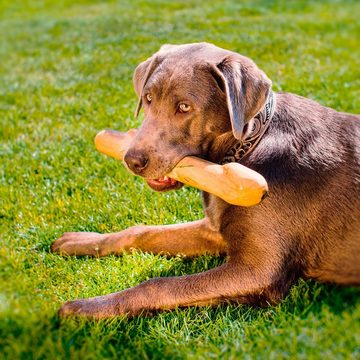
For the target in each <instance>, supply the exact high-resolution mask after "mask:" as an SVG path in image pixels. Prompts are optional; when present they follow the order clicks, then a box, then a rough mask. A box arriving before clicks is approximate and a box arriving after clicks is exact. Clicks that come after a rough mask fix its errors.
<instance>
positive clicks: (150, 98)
mask: <svg viewBox="0 0 360 360" xmlns="http://www.w3.org/2000/svg"><path fill="white" fill-rule="evenodd" d="M145 97H146V100H147V101H148V102H151V100H152V96H151V95H150V94H146V95H145Z"/></svg>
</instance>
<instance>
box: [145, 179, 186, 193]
mask: <svg viewBox="0 0 360 360" xmlns="http://www.w3.org/2000/svg"><path fill="white" fill-rule="evenodd" d="M146 182H147V184H148V185H149V186H150V187H151V188H152V189H153V190H155V191H169V190H177V189H180V188H181V187H182V186H183V185H184V184H183V183H182V182H180V181H177V180H175V179H173V178H171V177H169V176H161V177H159V178H158V179H146Z"/></svg>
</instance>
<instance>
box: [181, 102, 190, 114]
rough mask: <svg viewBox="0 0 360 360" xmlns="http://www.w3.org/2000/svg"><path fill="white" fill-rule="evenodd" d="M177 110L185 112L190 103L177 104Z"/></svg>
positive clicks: (188, 109)
mask: <svg viewBox="0 0 360 360" xmlns="http://www.w3.org/2000/svg"><path fill="white" fill-rule="evenodd" d="M179 111H180V112H182V113H186V112H189V111H190V105H188V104H184V103H182V104H180V105H179Z"/></svg>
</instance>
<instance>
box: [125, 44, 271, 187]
mask: <svg viewBox="0 0 360 360" xmlns="http://www.w3.org/2000/svg"><path fill="white" fill-rule="evenodd" d="M133 81H134V87H135V91H136V93H137V95H138V97H139V102H138V106H137V110H136V114H138V112H139V111H140V109H141V107H143V108H144V112H145V117H144V121H143V123H142V125H141V127H140V129H139V130H138V132H137V134H136V136H135V138H134V140H133V142H132V144H131V146H130V148H129V149H128V151H127V153H126V154H125V162H126V164H127V166H128V167H129V168H130V170H132V171H133V172H134V173H135V174H137V175H141V176H143V177H145V178H146V179H147V181H148V184H149V185H150V186H151V187H152V188H153V189H155V190H162V191H164V190H170V189H174V188H179V187H180V186H181V184H180V183H178V182H176V181H175V180H173V179H168V178H164V175H165V174H167V173H168V172H169V171H171V170H172V169H173V168H174V167H175V165H176V164H177V163H178V162H179V161H180V160H181V159H182V158H184V157H185V156H188V155H196V156H199V157H202V158H205V159H206V158H208V157H209V151H211V149H212V145H213V144H214V142H216V139H218V138H219V137H221V136H223V135H224V134H226V133H230V134H233V137H234V138H236V139H240V138H241V136H242V133H243V128H244V126H245V124H246V123H247V122H248V121H249V120H250V119H252V118H253V117H254V116H255V115H256V114H257V113H258V112H259V111H260V110H261V108H262V107H263V106H264V104H265V102H266V98H267V95H268V92H269V90H270V87H271V81H270V80H269V79H268V78H267V76H266V75H265V74H264V73H263V72H262V71H261V70H260V69H259V68H258V67H257V66H256V65H255V63H254V62H253V61H252V60H250V59H249V58H246V57H244V56H241V55H239V54H237V53H234V52H231V51H227V50H224V49H221V48H218V47H216V46H214V45H211V44H207V43H195V44H187V45H164V46H162V47H161V48H160V50H159V51H158V52H157V53H155V54H154V55H153V56H151V57H150V58H149V59H147V60H146V61H144V62H143V63H141V64H140V65H139V66H138V67H137V68H136V70H135V74H134V78H133Z"/></svg>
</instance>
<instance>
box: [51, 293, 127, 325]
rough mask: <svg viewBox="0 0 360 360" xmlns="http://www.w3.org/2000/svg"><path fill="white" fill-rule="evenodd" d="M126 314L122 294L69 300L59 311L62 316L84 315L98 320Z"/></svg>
mask: <svg viewBox="0 0 360 360" xmlns="http://www.w3.org/2000/svg"><path fill="white" fill-rule="evenodd" d="M126 314H127V311H126V310H125V307H124V306H123V301H122V299H121V296H119V295H117V294H111V295H106V296H97V297H94V298H89V299H79V300H73V301H68V302H66V303H65V304H63V305H62V306H61V308H60V309H59V311H58V315H59V316H60V317H62V318H66V317H83V318H87V319H96V320H98V319H105V318H111V317H115V316H120V315H126Z"/></svg>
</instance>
